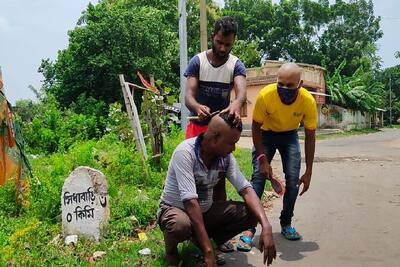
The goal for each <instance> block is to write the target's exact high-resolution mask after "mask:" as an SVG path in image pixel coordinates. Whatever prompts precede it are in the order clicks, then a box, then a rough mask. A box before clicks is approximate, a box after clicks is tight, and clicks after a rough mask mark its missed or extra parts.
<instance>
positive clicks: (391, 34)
mask: <svg viewBox="0 0 400 267" xmlns="http://www.w3.org/2000/svg"><path fill="white" fill-rule="evenodd" d="M89 2H92V3H96V2H97V1H95V0H94V1H93V0H92V1H89V0H28V1H26V0H25V1H23V0H0V67H1V69H2V72H3V80H4V83H5V93H6V96H7V98H8V99H9V101H10V102H11V103H12V104H15V101H16V100H19V99H27V98H30V99H34V95H33V93H32V92H31V90H30V89H29V88H28V86H29V85H32V86H34V87H35V88H40V85H41V80H42V79H43V76H42V75H41V74H40V73H38V71H37V70H38V68H39V66H40V62H41V60H42V59H44V58H50V59H51V60H55V59H56V58H57V53H58V51H59V50H62V49H65V48H66V47H67V45H68V35H67V32H68V30H72V29H74V27H75V25H76V22H77V20H78V18H79V17H80V16H81V13H82V11H83V10H84V9H85V8H86V7H87V5H88V3H89ZM217 2H219V3H220V4H223V0H217ZM274 2H276V0H274ZM373 2H374V5H375V6H374V9H375V15H379V16H381V17H382V20H381V29H382V30H383V33H384V35H383V38H382V39H380V40H379V41H378V47H379V51H378V55H379V56H380V57H381V58H382V60H383V64H382V65H383V67H390V66H394V65H397V64H399V63H400V60H399V59H396V58H395V57H394V53H395V51H398V50H400V34H399V33H400V31H399V29H400V13H399V12H398V11H400V1H399V0H373Z"/></svg>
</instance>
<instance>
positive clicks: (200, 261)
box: [194, 251, 226, 267]
mask: <svg viewBox="0 0 400 267" xmlns="http://www.w3.org/2000/svg"><path fill="white" fill-rule="evenodd" d="M214 252H215V262H216V263H217V265H218V266H220V265H224V264H225V263H226V261H225V259H224V256H223V254H222V253H221V252H218V251H214ZM194 257H195V258H196V259H197V265H196V267H205V262H204V256H203V254H195V255H194Z"/></svg>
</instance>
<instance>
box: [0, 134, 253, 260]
mask: <svg viewBox="0 0 400 267" xmlns="http://www.w3.org/2000/svg"><path fill="white" fill-rule="evenodd" d="M182 139H183V136H182V135H181V134H180V133H172V135H171V136H170V137H169V138H167V141H166V143H165V156H164V157H163V159H162V160H161V164H160V166H153V165H152V164H151V163H149V167H148V171H149V174H150V175H149V177H147V178H146V177H143V169H142V167H140V166H141V164H140V159H139V157H138V156H137V153H135V151H134V147H132V146H130V145H127V144H126V143H123V142H120V141H118V139H116V138H115V137H114V136H105V137H104V138H102V139H101V140H97V141H85V142H79V143H76V144H74V145H73V146H72V147H71V148H70V149H69V150H68V151H67V152H65V153H55V154H52V155H49V156H37V157H36V158H35V159H32V161H31V163H32V167H33V171H34V176H35V179H33V180H32V181H31V187H30V195H29V198H28V200H29V202H30V205H29V206H28V208H26V209H23V210H21V209H20V208H19V207H18V205H16V204H15V185H14V183H13V182H9V183H8V184H6V185H5V186H3V187H1V188H0V266H4V265H16V266H53V265H63V266H89V265H93V264H96V265H98V266H120V265H128V266H166V263H165V261H164V241H163V234H162V232H161V231H160V230H159V228H158V227H155V228H152V227H150V226H151V225H154V219H155V214H156V211H157V207H158V201H159V197H160V195H161V192H162V188H163V183H164V179H165V174H166V170H167V167H168V162H169V158H170V157H171V154H172V151H173V150H174V148H175V147H176V145H177V144H178V143H179V142H180V141H181V140H182ZM235 157H236V158H237V161H238V164H239V166H240V167H241V170H242V172H243V174H244V175H245V177H246V178H248V179H250V177H251V172H252V167H251V151H250V150H249V149H238V150H237V151H236V152H235ZM82 165H85V166H90V167H93V168H96V169H99V170H100V171H102V172H103V173H104V174H105V175H106V177H107V181H108V183H109V195H110V201H111V204H110V207H111V218H110V224H109V228H108V232H107V235H106V237H105V238H104V239H103V240H102V241H101V242H99V243H93V242H89V241H88V240H84V239H80V240H79V242H78V244H77V246H76V247H73V246H65V245H64V243H63V241H64V240H63V237H62V233H61V223H60V221H59V214H60V194H61V189H62V186H63V183H64V180H65V178H66V177H67V176H68V174H69V173H70V172H71V171H72V170H74V169H75V168H76V167H77V166H82ZM227 191H228V196H229V198H230V199H236V200H239V199H241V198H240V196H239V195H238V194H237V192H235V190H234V188H233V187H232V186H231V185H230V183H229V182H228V183H227ZM132 215H134V216H135V217H136V218H137V219H138V221H137V222H133V221H132V220H131V219H130V218H131V216H132ZM142 231H144V232H146V234H147V237H148V239H147V240H146V241H140V240H139V238H138V233H139V232H142ZM143 248H150V249H151V251H152V253H151V255H150V256H140V255H139V253H138V251H139V250H140V249H143ZM179 249H180V250H181V251H182V252H183V253H182V254H183V256H184V258H185V259H186V262H188V263H187V264H188V265H189V266H190V265H192V263H193V262H192V261H191V259H193V257H192V253H193V252H195V251H197V249H196V248H194V247H193V246H191V245H188V244H182V245H180V248H179ZM96 251H104V252H106V255H105V256H103V257H101V258H99V259H97V260H94V259H93V257H92V256H93V253H94V252H96ZM188 265H185V266H188Z"/></svg>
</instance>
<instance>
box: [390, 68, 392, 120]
mask: <svg viewBox="0 0 400 267" xmlns="http://www.w3.org/2000/svg"><path fill="white" fill-rule="evenodd" d="M389 125H390V126H392V76H391V75H390V74H389Z"/></svg>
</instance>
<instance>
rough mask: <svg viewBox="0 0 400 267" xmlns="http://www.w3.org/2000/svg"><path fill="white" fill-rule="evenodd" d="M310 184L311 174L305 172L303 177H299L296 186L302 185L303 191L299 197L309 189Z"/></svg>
mask: <svg viewBox="0 0 400 267" xmlns="http://www.w3.org/2000/svg"><path fill="white" fill-rule="evenodd" d="M310 183H311V173H310V172H307V171H306V172H305V173H304V174H303V176H301V178H300V180H299V181H298V182H297V186H300V185H301V184H303V190H301V193H300V196H301V195H303V194H304V193H305V192H307V190H308V188H309V187H310Z"/></svg>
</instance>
